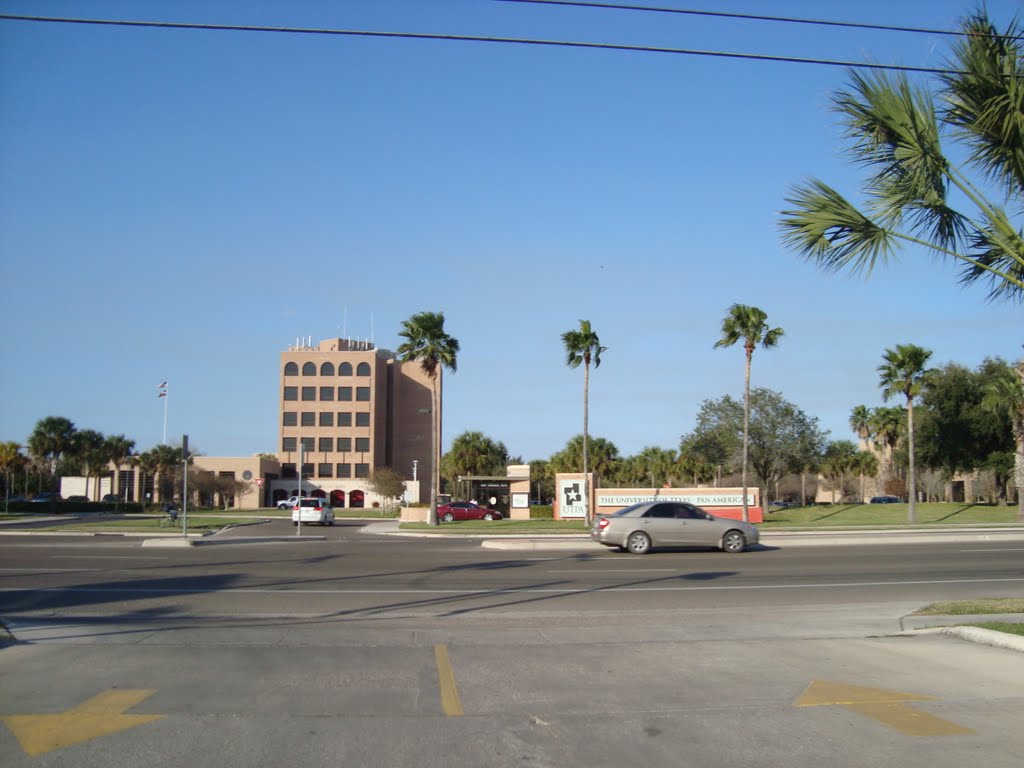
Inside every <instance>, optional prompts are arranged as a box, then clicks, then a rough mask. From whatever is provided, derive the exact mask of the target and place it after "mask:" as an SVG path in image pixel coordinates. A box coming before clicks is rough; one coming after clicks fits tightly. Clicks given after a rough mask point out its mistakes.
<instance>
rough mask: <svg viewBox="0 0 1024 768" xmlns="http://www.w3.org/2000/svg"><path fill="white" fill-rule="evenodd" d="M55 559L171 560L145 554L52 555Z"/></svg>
mask: <svg viewBox="0 0 1024 768" xmlns="http://www.w3.org/2000/svg"><path fill="white" fill-rule="evenodd" d="M50 557H51V558H52V559H54V560H170V558H169V557H161V556H159V555H156V556H151V557H148V556H145V555H124V556H122V555H50Z"/></svg>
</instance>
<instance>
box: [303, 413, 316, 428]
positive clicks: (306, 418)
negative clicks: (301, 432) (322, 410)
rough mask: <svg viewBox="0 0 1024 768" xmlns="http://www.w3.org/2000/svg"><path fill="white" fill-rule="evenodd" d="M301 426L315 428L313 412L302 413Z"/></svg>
mask: <svg viewBox="0 0 1024 768" xmlns="http://www.w3.org/2000/svg"><path fill="white" fill-rule="evenodd" d="M302 426H304V427H315V426H316V414H315V413H313V411H308V412H304V413H303V414H302Z"/></svg>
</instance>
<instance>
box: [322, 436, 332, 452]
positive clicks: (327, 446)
mask: <svg viewBox="0 0 1024 768" xmlns="http://www.w3.org/2000/svg"><path fill="white" fill-rule="evenodd" d="M319 443H320V450H321V451H323V452H325V453H326V452H328V451H330V450H331V448H333V447H334V438H332V437H321V438H320V440H319Z"/></svg>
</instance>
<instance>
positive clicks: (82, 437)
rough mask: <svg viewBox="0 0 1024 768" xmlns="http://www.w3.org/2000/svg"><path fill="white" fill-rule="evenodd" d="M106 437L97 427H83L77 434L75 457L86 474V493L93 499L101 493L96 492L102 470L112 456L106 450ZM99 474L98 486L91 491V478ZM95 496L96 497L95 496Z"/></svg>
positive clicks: (97, 485) (97, 484)
mask: <svg viewBox="0 0 1024 768" xmlns="http://www.w3.org/2000/svg"><path fill="white" fill-rule="evenodd" d="M104 440H105V438H104V437H103V434H102V433H100V432H97V431H96V430H95V429H82V430H79V431H78V432H77V433H76V434H75V448H74V454H75V458H76V459H78V461H79V462H81V465H82V470H83V472H82V473H83V474H84V475H85V495H86V496H88V497H89V498H90V500H91V501H96V500H97V499H98V498H99V494H98V493H97V492H96V491H97V490H98V487H99V474H100V471H101V470H102V469H103V468H104V467H105V466H106V465H107V463H108V462H109V461H110V458H109V456H108V454H107V452H106V450H105V445H104ZM93 475H96V476H97V482H96V488H94V490H93V493H92V494H90V493H89V480H91V479H92V476H93ZM93 496H95V497H96V498H93Z"/></svg>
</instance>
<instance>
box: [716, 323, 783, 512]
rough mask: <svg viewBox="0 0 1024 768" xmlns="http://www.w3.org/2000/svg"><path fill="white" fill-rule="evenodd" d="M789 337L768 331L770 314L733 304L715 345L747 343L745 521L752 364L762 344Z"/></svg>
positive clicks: (744, 392)
mask: <svg viewBox="0 0 1024 768" xmlns="http://www.w3.org/2000/svg"><path fill="white" fill-rule="evenodd" d="M783 333H785V332H784V331H783V330H782V329H781V328H769V327H768V314H767V313H766V312H765V311H764V310H763V309H759V308H758V307H750V306H747V305H746V304H733V305H732V306H731V307H729V314H728V315H726V316H725V318H724V319H723V320H722V338H720V339H719V340H718V341H716V342H715V347H716V348H718V347H731V346H732V345H733V344H735V343H736V342H738V341H742V342H743V349H744V351H745V352H746V368H745V370H744V376H743V469H742V478H743V519H744V521H747V520H749V519H750V510H749V505H748V503H747V459H748V455H749V452H750V361H751V360H752V359H753V357H754V350H755V349H756V348H757V346H758V345H759V344H760V345H761V346H762V347H764V348H765V349H770V348H771V347H774V346H775V345H777V344H778V343H779V339H781V338H782V335H783Z"/></svg>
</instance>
